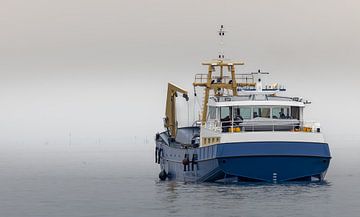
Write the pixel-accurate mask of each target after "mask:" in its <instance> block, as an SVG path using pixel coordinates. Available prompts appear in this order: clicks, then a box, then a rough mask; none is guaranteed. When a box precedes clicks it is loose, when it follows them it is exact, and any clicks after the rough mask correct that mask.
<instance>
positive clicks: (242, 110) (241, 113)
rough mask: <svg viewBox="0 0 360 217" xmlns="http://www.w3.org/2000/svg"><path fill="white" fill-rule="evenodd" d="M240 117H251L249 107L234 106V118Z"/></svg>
mask: <svg viewBox="0 0 360 217" xmlns="http://www.w3.org/2000/svg"><path fill="white" fill-rule="evenodd" d="M235 117H240V118H241V119H242V120H244V119H251V108H250V107H235V108H234V118H235Z"/></svg>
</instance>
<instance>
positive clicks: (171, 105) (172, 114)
mask: <svg viewBox="0 0 360 217" xmlns="http://www.w3.org/2000/svg"><path fill="white" fill-rule="evenodd" d="M177 93H182V94H183V97H184V98H185V99H186V101H189V96H188V92H187V91H186V90H184V89H182V88H180V87H178V86H176V85H174V84H172V83H168V90H167V98H166V111H165V119H164V127H165V128H166V129H167V130H168V132H169V134H170V138H173V139H175V137H176V131H177V121H176V105H175V103H176V97H177Z"/></svg>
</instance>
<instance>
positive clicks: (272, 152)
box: [156, 133, 331, 183]
mask: <svg viewBox="0 0 360 217" xmlns="http://www.w3.org/2000/svg"><path fill="white" fill-rule="evenodd" d="M164 135H166V133H164V134H162V137H159V138H157V140H156V158H158V159H157V161H158V163H159V164H160V168H161V170H162V171H164V172H165V174H166V178H168V179H176V180H182V181H185V182H214V181H224V180H227V179H229V180H237V181H264V182H273V183H274V182H276V183H277V182H286V181H297V180H307V181H310V180H314V179H315V180H320V181H322V180H323V179H324V177H325V174H326V171H327V169H328V167H329V163H330V159H331V156H330V150H329V146H328V144H327V143H318V142H288V141H258V142H233V143H219V144H214V145H210V146H205V147H198V148H190V149H187V148H183V149H179V148H177V147H170V146H169V145H167V144H166V142H165V140H163V136H164ZM163 174H164V173H163Z"/></svg>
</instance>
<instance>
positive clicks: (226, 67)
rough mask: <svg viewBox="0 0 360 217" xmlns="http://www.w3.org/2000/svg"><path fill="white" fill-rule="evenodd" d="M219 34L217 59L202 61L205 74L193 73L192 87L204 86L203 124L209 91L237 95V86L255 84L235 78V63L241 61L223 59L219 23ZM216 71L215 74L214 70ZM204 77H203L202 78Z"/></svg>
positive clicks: (222, 31) (203, 122) (223, 32)
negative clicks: (226, 91) (229, 92)
mask: <svg viewBox="0 0 360 217" xmlns="http://www.w3.org/2000/svg"><path fill="white" fill-rule="evenodd" d="M218 33H219V36H220V49H219V55H218V59H215V60H212V61H209V62H204V63H202V65H205V66H208V72H207V75H204V74H197V75H195V81H194V83H193V86H194V87H204V88H205V92H204V102H203V110H202V117H201V123H202V124H205V122H206V116H207V112H208V108H207V107H208V102H209V96H210V93H211V92H210V91H212V92H213V95H214V96H217V97H220V96H223V95H224V90H230V91H231V93H232V96H237V95H238V93H237V88H238V87H244V86H255V83H247V82H245V83H240V82H237V80H236V71H235V66H236V65H244V63H243V62H241V61H228V60H225V59H224V57H225V55H224V52H223V44H224V43H223V37H224V35H225V31H224V26H223V25H221V27H220V30H219V31H218ZM217 70H218V73H217V74H216V71H217ZM204 77H205V78H204Z"/></svg>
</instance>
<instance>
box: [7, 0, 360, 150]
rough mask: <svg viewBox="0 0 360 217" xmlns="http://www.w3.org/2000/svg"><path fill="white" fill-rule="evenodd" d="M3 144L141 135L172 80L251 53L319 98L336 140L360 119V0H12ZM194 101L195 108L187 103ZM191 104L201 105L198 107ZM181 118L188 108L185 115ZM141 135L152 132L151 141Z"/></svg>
mask: <svg viewBox="0 0 360 217" xmlns="http://www.w3.org/2000/svg"><path fill="white" fill-rule="evenodd" d="M1 5H2V6H1V8H0V17H1V18H0V29H1V34H0V144H3V145H5V144H22V143H29V144H30V143H31V144H43V143H46V142H49V143H58V144H61V143H67V142H68V137H69V133H70V132H71V135H72V138H73V140H74V142H79V143H87V142H89V143H94V142H95V141H97V140H98V139H101V140H103V141H104V142H112V143H131V142H133V141H134V140H136V138H135V136H136V137H137V138H138V139H139V140H141V139H142V138H145V137H148V138H149V140H150V142H152V139H153V138H152V136H153V135H154V134H155V133H156V132H158V131H161V130H163V126H162V118H163V116H164V109H165V96H166V85H167V82H168V81H172V82H174V83H176V84H178V85H180V86H182V87H184V88H186V89H188V90H189V91H190V92H192V87H191V83H192V81H193V78H194V74H195V73H200V72H205V71H206V68H203V67H202V66H201V65H200V63H201V62H202V61H204V60H208V59H212V58H215V57H216V56H217V54H218V53H217V52H218V49H219V46H218V44H219V40H218V38H217V33H216V31H217V30H218V28H219V25H221V24H223V25H225V29H226V31H228V32H227V33H226V36H225V56H226V57H227V58H231V59H235V60H243V61H245V64H246V65H245V66H243V67H239V68H238V69H239V70H240V71H239V72H251V71H255V70H257V69H262V70H264V71H269V72H270V73H271V77H269V81H270V83H273V82H279V83H283V84H285V85H286V87H287V89H288V91H289V94H293V95H301V96H303V97H304V98H306V99H309V100H311V101H312V102H313V104H312V105H310V106H309V108H308V109H307V111H306V116H305V117H307V119H309V120H318V121H320V122H321V123H322V126H323V129H324V130H325V132H327V134H329V136H331V135H338V134H350V135H356V134H357V133H356V132H355V129H356V128H358V126H357V123H356V121H357V120H360V112H358V111H357V110H358V108H359V105H360V103H359V101H358V99H357V98H358V97H357V93H359V91H360V88H359V81H360V75H359V72H358V71H359V68H360V67H359V66H360V64H359V56H360V42H359V38H360V14H359V11H360V3H358V1H325V0H321V1H304V0H302V1H286V0H274V1H256V0H255V1H254V0H252V1H235V0H234V1H229V0H223V1H194V0H192V1H188V0H185V1H165V0H156V1H130V0H122V1H107V0H105V1H91V0H86V1H85V0H83V1H80V0H71V1H70V0H63V1H46V0H33V1H19V0H12V1H8V0H5V1H2V2H1ZM180 106H183V107H185V108H186V104H183V105H180ZM190 107H191V106H190ZM179 115H181V117H179V118H180V119H181V120H182V121H183V120H186V119H187V115H186V114H179ZM141 141H142V140H141Z"/></svg>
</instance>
